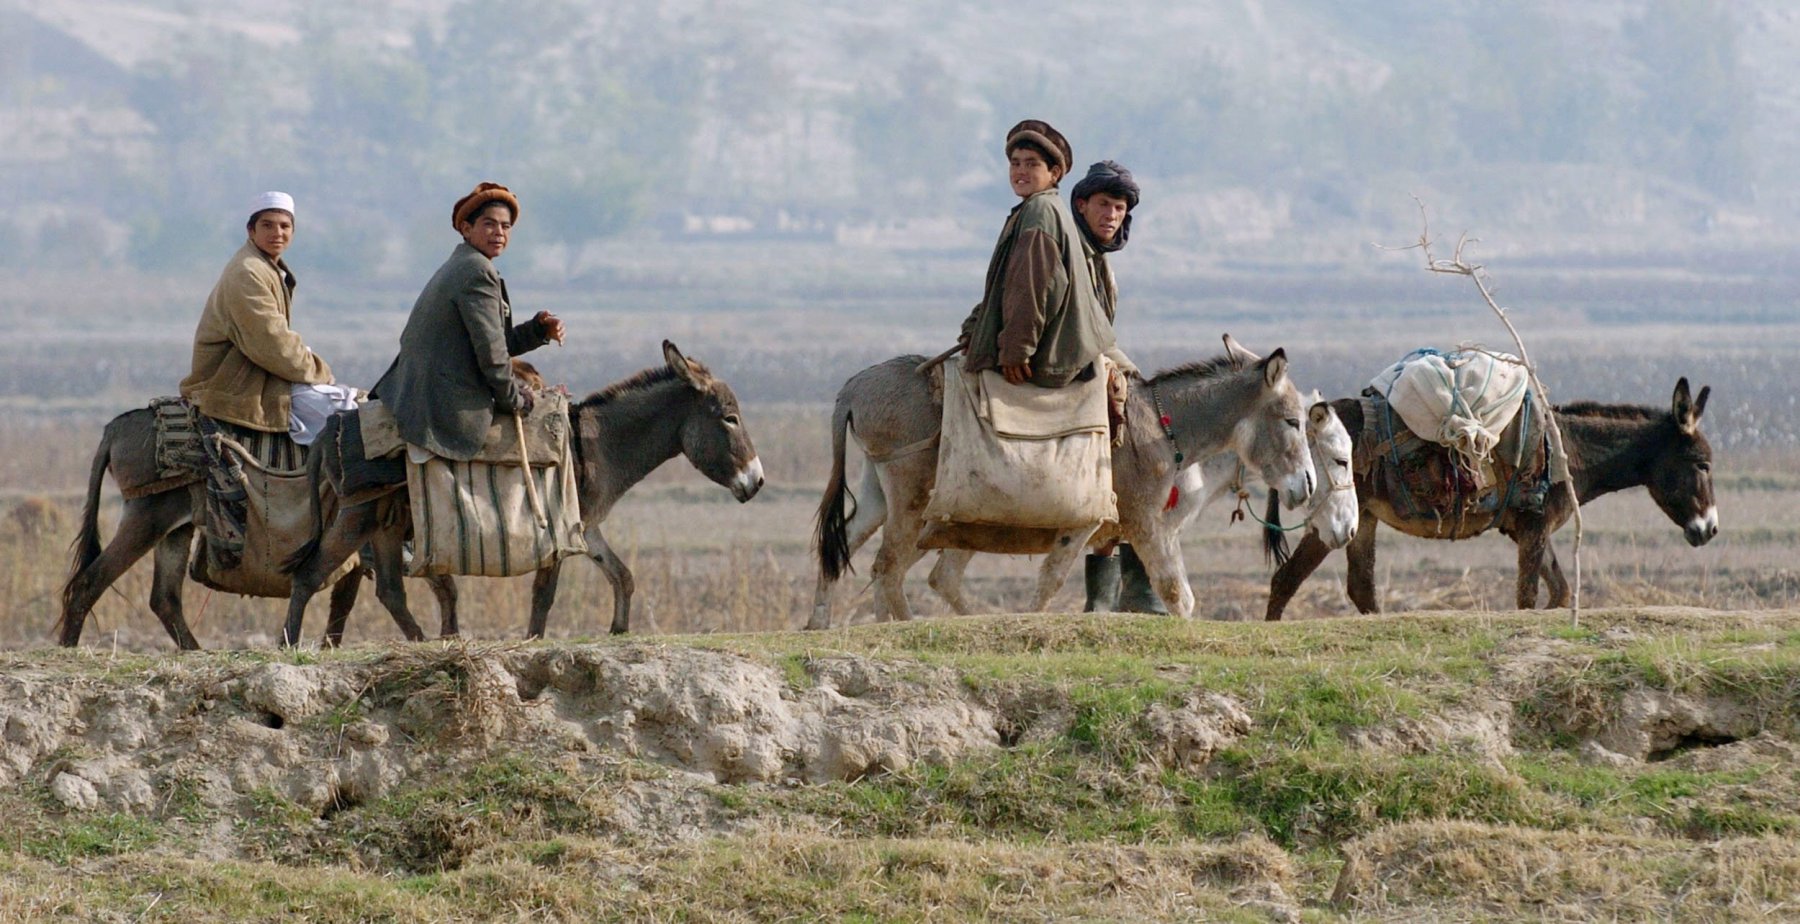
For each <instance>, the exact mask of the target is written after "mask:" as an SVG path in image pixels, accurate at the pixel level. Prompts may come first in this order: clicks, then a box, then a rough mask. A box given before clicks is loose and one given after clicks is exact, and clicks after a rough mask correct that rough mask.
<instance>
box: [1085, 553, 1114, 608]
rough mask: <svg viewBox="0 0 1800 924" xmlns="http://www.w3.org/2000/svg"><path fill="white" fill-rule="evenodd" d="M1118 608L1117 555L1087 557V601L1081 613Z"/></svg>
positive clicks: (1090, 555)
mask: <svg viewBox="0 0 1800 924" xmlns="http://www.w3.org/2000/svg"><path fill="white" fill-rule="evenodd" d="M1118 608H1119V556H1117V555H1095V554H1093V553H1092V552H1090V553H1088V557H1087V603H1086V604H1084V605H1083V606H1082V607H1081V611H1082V612H1083V613H1111V612H1115V611H1117V610H1118Z"/></svg>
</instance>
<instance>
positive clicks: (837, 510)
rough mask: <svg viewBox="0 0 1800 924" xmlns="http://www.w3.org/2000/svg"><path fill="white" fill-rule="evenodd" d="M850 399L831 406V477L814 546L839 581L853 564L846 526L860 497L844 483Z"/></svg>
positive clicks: (830, 577)
mask: <svg viewBox="0 0 1800 924" xmlns="http://www.w3.org/2000/svg"><path fill="white" fill-rule="evenodd" d="M850 426H851V423H850V403H849V402H848V401H846V400H844V398H843V397H842V396H839V398H838V401H837V404H836V406H834V407H833V408H832V409H831V477H830V478H828V479H826V481H825V496H824V498H822V499H821V500H820V501H819V513H818V517H817V522H818V528H817V531H816V532H815V533H814V534H813V546H814V548H816V549H818V551H819V571H820V573H821V574H823V575H824V576H825V580H826V581H835V580H837V579H838V578H840V577H842V576H843V574H844V572H846V571H850V570H854V569H852V568H851V566H850V535H849V532H848V531H847V529H846V524H847V523H848V522H849V519H850V514H849V513H848V508H849V506H850V505H851V504H853V503H855V501H856V499H855V498H854V497H852V496H851V495H850V488H849V487H848V486H847V485H846V484H845V483H844V443H845V440H846V437H847V436H848V432H849V429H850Z"/></svg>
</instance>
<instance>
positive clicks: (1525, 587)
mask: <svg viewBox="0 0 1800 924" xmlns="http://www.w3.org/2000/svg"><path fill="white" fill-rule="evenodd" d="M1513 541H1514V542H1516V543H1518V545H1519V580H1518V585H1517V588H1516V591H1515V597H1516V600H1515V602H1516V603H1517V604H1518V607H1519V609H1522V610H1529V609H1534V608H1536V606H1537V596H1538V573H1539V571H1541V570H1542V568H1543V564H1544V552H1545V550H1546V548H1547V547H1548V546H1549V544H1550V536H1549V534H1548V533H1547V532H1545V531H1544V530H1542V529H1533V528H1531V527H1529V526H1528V527H1525V528H1523V529H1520V530H1518V531H1517V532H1515V533H1513Z"/></svg>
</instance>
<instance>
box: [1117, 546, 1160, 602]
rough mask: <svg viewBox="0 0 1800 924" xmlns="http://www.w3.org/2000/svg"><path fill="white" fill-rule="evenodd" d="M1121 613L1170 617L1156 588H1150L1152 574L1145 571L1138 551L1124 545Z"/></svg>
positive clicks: (1120, 548) (1122, 550) (1120, 569)
mask: <svg viewBox="0 0 1800 924" xmlns="http://www.w3.org/2000/svg"><path fill="white" fill-rule="evenodd" d="M1119 612H1121V613H1154V614H1156V615H1158V616H1167V615H1169V608H1168V607H1166V606H1164V605H1163V602H1162V598H1161V597H1159V596H1157V595H1156V588H1154V587H1152V586H1150V572H1148V571H1145V570H1144V560H1143V559H1141V558H1139V557H1138V554H1137V550H1135V549H1133V548H1132V547H1131V546H1129V545H1124V544H1121V545H1120V546H1119Z"/></svg>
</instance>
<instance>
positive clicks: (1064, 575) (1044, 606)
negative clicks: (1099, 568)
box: [1031, 525, 1099, 613]
mask: <svg viewBox="0 0 1800 924" xmlns="http://www.w3.org/2000/svg"><path fill="white" fill-rule="evenodd" d="M1098 528H1099V527H1098V526H1097V525H1096V526H1094V527H1091V528H1090V527H1082V528H1079V529H1073V530H1069V531H1068V532H1065V533H1063V534H1062V535H1060V536H1057V537H1056V544H1055V545H1053V546H1051V548H1050V554H1048V555H1045V556H1044V564H1043V565H1042V566H1040V567H1039V568H1038V583H1037V595H1036V596H1035V597H1033V598H1032V601H1031V611H1032V612H1034V613H1042V612H1044V611H1045V610H1048V609H1049V608H1050V598H1051V597H1054V596H1056V592H1057V591H1059V590H1061V589H1062V586H1063V582H1065V581H1067V580H1068V579H1069V572H1070V570H1072V569H1073V568H1074V567H1075V560H1076V559H1078V558H1080V557H1081V556H1082V554H1083V553H1085V552H1086V551H1087V546H1088V540H1089V539H1092V538H1093V537H1094V530H1096V529H1098Z"/></svg>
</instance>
